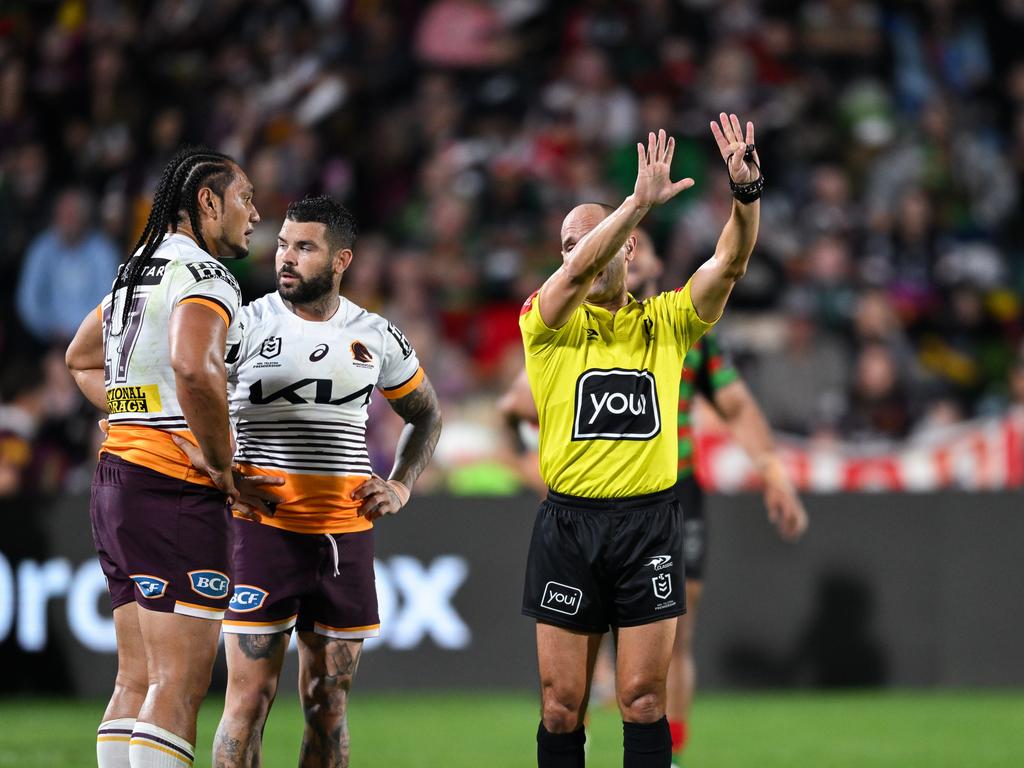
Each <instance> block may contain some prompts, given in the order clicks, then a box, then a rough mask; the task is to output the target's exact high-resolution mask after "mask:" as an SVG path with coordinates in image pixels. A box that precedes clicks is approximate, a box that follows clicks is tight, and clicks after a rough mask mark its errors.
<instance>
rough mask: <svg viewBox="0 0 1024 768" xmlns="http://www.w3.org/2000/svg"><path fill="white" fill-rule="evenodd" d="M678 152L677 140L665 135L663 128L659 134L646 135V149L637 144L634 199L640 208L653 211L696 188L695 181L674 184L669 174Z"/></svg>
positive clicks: (687, 180) (685, 180)
mask: <svg viewBox="0 0 1024 768" xmlns="http://www.w3.org/2000/svg"><path fill="white" fill-rule="evenodd" d="M675 151H676V140H675V139H674V138H672V137H671V136H667V135H666V134H665V131H664V129H662V130H660V131H658V133H657V135H655V134H654V133H650V134H648V136H647V146H646V147H644V145H643V144H641V143H638V144H637V145H636V153H637V170H636V185H635V186H634V187H633V199H634V201H636V203H637V204H638V205H640V206H643V207H645V208H653V207H654V206H656V205H661V204H662V203H664V202H667V201H668V200H671V199H672V198H673V197H675V196H676V195H678V194H679V193H680V192H682V191H683V190H684V189H689V188H690V187H692V186H693V179H683V180H682V181H676V182H673V181H672V179H671V178H670V176H669V174H670V172H671V169H672V156H673V155H674V154H675Z"/></svg>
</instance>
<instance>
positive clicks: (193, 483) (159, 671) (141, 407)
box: [66, 148, 279, 768]
mask: <svg viewBox="0 0 1024 768" xmlns="http://www.w3.org/2000/svg"><path fill="white" fill-rule="evenodd" d="M258 221H259V214H258V213H257V212H256V207H255V206H254V205H253V187H252V184H251V183H250V181H249V179H248V177H247V176H246V175H245V173H244V172H243V171H242V169H241V168H240V167H239V166H238V165H237V164H236V163H235V162H234V161H233V160H232V159H231V158H229V157H227V156H226V155H222V154H220V153H217V152H211V151H209V150H205V149H201V148H195V149H186V150H182V151H181V152H179V153H178V154H177V155H176V156H175V157H174V158H173V159H172V160H171V161H170V163H168V165H167V167H166V168H164V171H163V175H162V176H161V178H160V182H159V184H158V186H157V189H156V192H155V194H154V197H153V207H152V211H151V212H150V215H149V220H148V221H147V223H146V228H145V230H144V231H143V233H142V236H141V237H140V238H139V242H138V244H137V245H136V247H135V249H134V250H133V255H132V256H131V258H130V259H128V261H127V263H125V264H124V266H123V267H122V268H121V269H120V270H119V272H118V274H117V279H116V280H115V281H114V285H113V288H112V290H111V293H109V294H108V295H107V296H106V297H105V298H104V299H103V302H102V304H101V305H100V306H99V307H97V308H96V311H95V312H94V313H90V314H89V315H88V316H87V317H86V318H85V320H84V321H83V322H82V324H81V326H80V327H79V329H78V332H77V334H76V335H75V338H74V339H73V340H72V342H71V345H70V346H69V347H68V351H67V358H66V359H67V364H68V367H69V368H70V369H71V372H72V374H73V375H74V377H75V380H76V382H77V383H78V386H79V388H80V389H81V390H82V392H83V393H84V394H85V396H86V397H87V398H88V399H89V401H90V402H92V404H93V405H95V406H96V407H97V408H99V409H100V410H102V411H105V412H107V413H108V414H109V416H108V419H109V431H108V434H107V437H106V440H105V441H104V442H103V446H102V454H101V456H100V460H99V464H98V466H97V467H96V473H95V476H94V478H93V483H92V502H91V517H92V528H93V537H94V541H95V544H96V549H97V552H98V553H99V558H100V564H101V565H102V567H103V573H104V575H105V576H106V578H107V587H108V589H109V591H110V599H111V604H112V606H113V609H114V629H115V633H116V636H117V658H118V670H117V679H116V680H115V682H114V693H113V696H112V697H111V699H110V702H109V703H108V705H107V709H106V712H105V713H104V716H103V722H102V724H101V725H100V728H99V731H98V734H97V737H96V755H97V761H98V764H99V766H100V768H126V767H127V766H128V765H129V764H130V765H131V766H132V768H154V767H155V768H164V767H165V766H175V768H180V766H182V765H192V761H193V756H194V744H195V729H196V715H197V714H198V711H199V705H200V703H201V702H202V700H203V698H204V697H205V696H206V691H207V688H208V687H209V685H210V674H211V671H212V669H213V662H214V658H215V656H216V653H217V640H218V637H219V635H220V621H221V619H222V618H223V617H224V611H225V610H226V609H227V606H228V600H229V595H230V589H229V576H228V574H229V568H230V553H229V551H228V535H229V529H228V520H229V516H230V515H229V507H228V506H227V504H229V503H232V502H236V503H241V501H240V498H239V497H240V490H241V491H242V492H243V493H244V492H245V491H246V489H247V488H248V489H249V490H250V491H252V490H255V488H254V486H255V485H256V484H259V483H262V482H263V481H264V480H267V478H260V477H250V478H244V479H238V478H235V477H234V476H233V474H232V453H233V446H232V440H231V429H230V426H229V424H228V405H227V372H226V369H225V365H224V355H225V351H226V342H227V340H228V339H230V338H232V337H233V336H234V334H235V333H236V331H237V327H238V326H237V322H236V320H235V318H236V314H237V312H238V309H239V306H240V304H241V295H240V292H239V290H238V284H237V283H236V282H235V279H234V277H232V275H231V273H230V272H228V271H227V269H225V268H224V266H223V265H222V264H221V263H220V261H221V260H225V259H238V258H244V257H245V256H246V255H247V254H248V248H249V235H250V233H251V232H252V228H253V225H254V224H255V223H256V222H258ZM175 437H177V438H178V439H181V440H183V441H187V442H188V443H189V444H190V445H192V444H197V445H198V448H197V452H198V453H200V454H201V455H202V456H203V462H204V464H205V466H206V467H208V472H207V473H206V474H201V473H198V472H196V471H195V470H194V469H193V468H192V467H191V466H190V464H189V460H188V459H187V458H186V456H185V455H184V454H183V453H182V452H181V451H180V450H179V449H178V447H177V446H176V445H175V443H174V442H173V440H174V438H175ZM272 482H273V483H277V482H279V481H278V480H276V479H275V480H273V481H272ZM246 498H250V497H249V496H246ZM225 501H226V502H227V504H226V503H225ZM243 507H244V508H246V509H248V508H249V507H248V506H246V505H243ZM140 609H145V610H140Z"/></svg>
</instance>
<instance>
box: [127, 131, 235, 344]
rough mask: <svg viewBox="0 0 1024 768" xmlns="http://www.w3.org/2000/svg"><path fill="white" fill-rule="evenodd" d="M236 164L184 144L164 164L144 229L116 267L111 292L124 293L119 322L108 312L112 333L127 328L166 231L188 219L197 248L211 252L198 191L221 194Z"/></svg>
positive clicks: (232, 174) (205, 149) (228, 182)
mask: <svg viewBox="0 0 1024 768" xmlns="http://www.w3.org/2000/svg"><path fill="white" fill-rule="evenodd" d="M235 165H236V163H235V161H234V160H232V159H231V158H230V157H228V156H227V155H225V154H221V153H220V152H214V151H213V150H211V149H207V148H206V147H186V148H184V149H182V150H180V151H179V152H178V153H177V154H176V155H175V156H174V157H173V158H171V161H170V162H169V163H168V164H167V165H166V166H164V170H163V173H162V174H161V176H160V181H159V183H158V184H157V186H156V192H155V193H154V194H153V207H152V209H151V210H150V212H149V219H147V220H146V228H145V229H143V230H142V234H141V235H140V236H139V241H138V242H137V243H136V244H135V247H134V248H132V254H133V255H132V256H131V257H130V258H129V259H128V261H127V262H126V263H125V264H124V265H123V267H122V268H120V269H119V270H118V274H117V279H116V280H115V281H114V287H113V291H112V293H113V295H114V296H115V297H116V295H117V291H118V289H119V288H122V287H123V288H124V289H125V293H124V300H123V309H122V311H121V314H120V323H116V322H115V320H114V317H115V314H116V313H114V312H111V323H110V325H111V330H110V333H111V335H112V336H119V335H120V334H121V332H122V331H123V330H124V329H125V327H127V325H128V319H129V318H130V317H131V313H132V304H133V302H134V299H135V289H136V286H137V285H138V283H139V278H140V277H141V276H142V272H143V269H144V268H145V266H146V264H147V262H148V261H149V260H150V258H152V256H153V254H154V253H155V252H156V249H157V248H158V247H160V243H162V242H163V239H164V235H165V234H166V233H167V231H168V230H170V231H171V232H177V231H178V225H179V224H182V223H184V222H185V220H186V219H187V220H188V223H189V225H190V226H191V228H192V234H193V235H194V236H195V238H196V242H197V243H198V244H199V247H200V248H202V249H203V250H204V251H206V252H207V253H209V252H210V249H209V248H208V247H207V245H206V241H205V239H204V238H203V234H202V231H201V230H200V226H199V190H200V189H201V188H202V187H209V188H210V189H211V190H212V191H213V193H214V194H215V195H217V196H218V197H223V196H224V192H225V190H226V189H227V188H228V186H230V184H231V182H232V181H233V180H234V177H235V172H234V166H235Z"/></svg>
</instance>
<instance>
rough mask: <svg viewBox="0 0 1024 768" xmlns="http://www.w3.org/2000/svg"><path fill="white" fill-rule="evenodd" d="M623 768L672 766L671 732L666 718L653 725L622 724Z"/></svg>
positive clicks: (665, 767) (663, 767)
mask: <svg viewBox="0 0 1024 768" xmlns="http://www.w3.org/2000/svg"><path fill="white" fill-rule="evenodd" d="M622 752H623V755H622V766H623V768H669V766H670V765H672V732H671V731H670V730H669V727H668V718H665V717H663V718H661V720H657V721H655V722H653V723H626V722H623V724H622Z"/></svg>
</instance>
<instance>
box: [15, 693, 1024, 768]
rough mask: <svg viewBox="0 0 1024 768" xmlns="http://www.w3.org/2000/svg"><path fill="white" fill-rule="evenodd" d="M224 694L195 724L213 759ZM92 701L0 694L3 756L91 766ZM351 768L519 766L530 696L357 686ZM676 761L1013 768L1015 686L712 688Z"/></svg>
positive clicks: (525, 748) (529, 753)
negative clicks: (369, 690)
mask: <svg viewBox="0 0 1024 768" xmlns="http://www.w3.org/2000/svg"><path fill="white" fill-rule="evenodd" d="M220 707H221V701H220V700H217V699H211V700H209V701H208V702H207V703H206V705H205V706H204V707H203V712H202V715H201V717H200V725H199V749H198V752H199V759H198V760H197V761H196V766H209V765H210V757H209V750H210V744H211V741H212V738H213V731H214V729H215V728H216V725H217V719H218V716H219V714H220ZM101 709H102V704H101V703H99V702H93V701H84V702H81V701H49V700H32V699H29V700H21V701H19V700H14V699H0V766H2V767H3V768H8V767H10V768H65V767H70V766H92V765H95V762H94V757H93V755H94V752H93V750H94V742H93V733H94V729H95V727H96V725H97V720H98V719H99V716H100V714H101ZM350 722H351V728H352V745H353V746H352V765H353V766H355V768H463V767H465V768H469V767H470V766H473V768H478V767H481V768H524V767H525V768H528V767H529V766H530V765H532V764H534V763H533V759H534V757H533V754H534V753H533V749H534V732H535V730H536V727H537V705H536V703H535V702H534V700H533V699H532V698H531V697H529V696H526V695H520V694H508V695H500V694H495V695H483V694H477V693H474V694H462V693H444V694H441V693H436V694H390V695H369V694H368V695H366V696H362V697H358V698H357V699H356V700H355V702H354V705H353V710H352V713H351V717H350ZM301 728H302V727H301V717H300V713H299V707H298V703H297V700H296V699H295V698H282V699H279V700H278V702H277V704H276V705H275V708H274V712H273V713H272V714H271V717H270V722H269V723H268V725H267V731H266V738H265V749H264V764H265V765H267V766H268V768H276V767H277V766H289V765H295V764H296V756H297V754H298V745H299V739H300V736H301ZM691 728H692V734H693V735H692V741H691V747H690V749H689V751H688V752H687V759H686V761H685V765H686V766H693V767H694V768H700V767H701V766H714V767H715V768H733V767H736V768H738V767H739V766H743V767H744V768H746V767H748V766H749V767H750V768H796V767H799V768H803V767H804V766H808V767H813V768H868V767H870V768H873V767H875V766H878V767H881V766H885V767H886V768H889V767H890V766H891V768H914V767H916V766H921V767H922V768H925V767H927V768H947V767H948V768H954V766H955V767H956V768H996V767H997V766H998V767H999V768H1020V766H1024V692H998V693H991V692H985V693H974V692H972V693H963V692H923V693H908V692H897V693H856V694H844V695H822V694H804V693H800V694H787V693H777V694H760V693H759V694H718V695H711V694H709V695H705V696H702V697H701V698H700V699H699V701H698V706H697V709H696V712H695V713H694V717H693V723H692V726H691ZM621 738H622V733H621V724H620V722H619V719H618V717H617V714H616V713H615V712H614V711H611V710H606V709H602V710H598V711H596V712H595V713H594V718H593V720H592V722H591V725H590V747H589V748H590V751H589V755H588V760H587V765H588V766H591V767H595V766H596V767H597V768H612V766H621V765H622V757H621Z"/></svg>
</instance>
